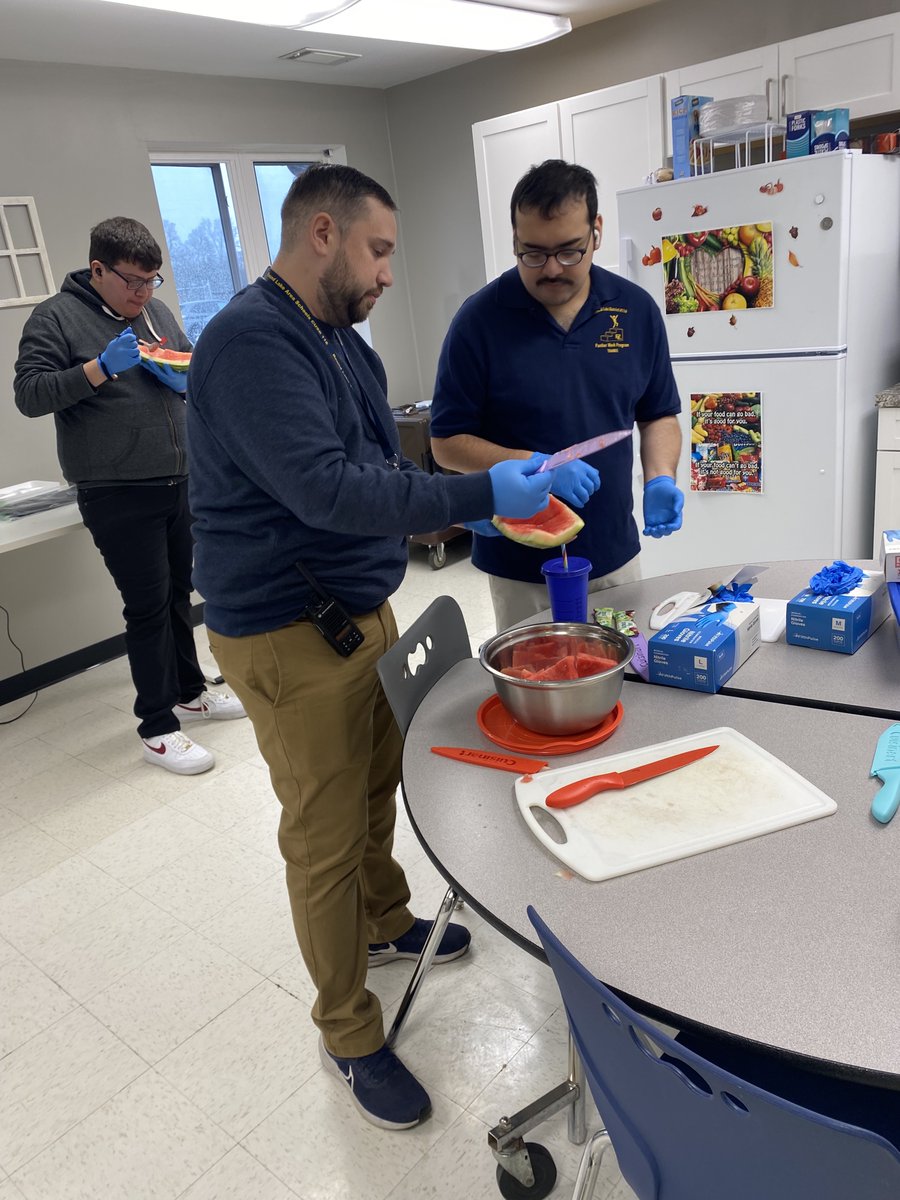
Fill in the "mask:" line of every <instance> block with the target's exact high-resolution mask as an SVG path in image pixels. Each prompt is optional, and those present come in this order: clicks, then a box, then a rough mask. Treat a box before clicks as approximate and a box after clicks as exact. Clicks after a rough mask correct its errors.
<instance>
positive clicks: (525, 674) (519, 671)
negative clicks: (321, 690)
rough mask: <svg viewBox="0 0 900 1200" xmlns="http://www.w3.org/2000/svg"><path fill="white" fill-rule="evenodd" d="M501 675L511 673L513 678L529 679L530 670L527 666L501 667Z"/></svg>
mask: <svg viewBox="0 0 900 1200" xmlns="http://www.w3.org/2000/svg"><path fill="white" fill-rule="evenodd" d="M501 673H502V674H503V675H511V676H512V677H513V679H530V678H531V671H529V670H528V668H527V667H503V668H502V671H501Z"/></svg>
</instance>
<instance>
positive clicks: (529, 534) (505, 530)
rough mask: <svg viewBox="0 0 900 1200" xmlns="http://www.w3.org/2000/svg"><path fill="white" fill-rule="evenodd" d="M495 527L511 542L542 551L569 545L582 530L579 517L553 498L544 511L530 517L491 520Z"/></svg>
mask: <svg viewBox="0 0 900 1200" xmlns="http://www.w3.org/2000/svg"><path fill="white" fill-rule="evenodd" d="M494 525H496V527H497V528H498V529H499V530H500V532H501V533H502V534H503V535H504V536H505V537H508V538H510V539H511V540H512V541H514V542H521V543H522V545H523V546H537V547H539V548H540V549H542V550H548V549H551V548H552V547H553V546H562V545H563V543H564V542H571V540H572V538H573V537H576V536H577V535H578V534H579V533H580V532H581V530H582V529H584V521H582V519H581V517H579V516H576V514H575V513H574V512H572V510H571V508H569V506H568V504H563V502H562V500H557V498H556V496H551V497H550V503H549V504H548V505H547V507H546V508H544V509H542V510H541V511H540V512H539V513H535V514H534V516H533V517H494Z"/></svg>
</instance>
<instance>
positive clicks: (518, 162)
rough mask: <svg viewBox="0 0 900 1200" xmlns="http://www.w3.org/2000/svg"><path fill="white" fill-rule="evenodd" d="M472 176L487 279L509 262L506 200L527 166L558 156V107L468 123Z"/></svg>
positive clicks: (510, 264) (529, 109) (510, 256)
mask: <svg viewBox="0 0 900 1200" xmlns="http://www.w3.org/2000/svg"><path fill="white" fill-rule="evenodd" d="M472 139H473V141H474V143H475V178H476V180H477V183H478V208H479V211H480V213H481V237H482V240H483V242H484V270H485V277H486V279H487V280H488V281H490V280H491V279H494V278H495V277H496V276H497V275H500V274H502V272H503V271H505V270H507V268H508V267H511V266H512V265H513V263H514V261H515V260H514V258H513V244H512V225H511V223H510V219H509V201H510V197H511V196H512V192H513V188H514V187H515V186H516V184H517V183H518V182H519V180H520V179H521V178H522V176H523V175H524V174H525V172H526V171H527V170H528V168H529V167H530V166H532V165H533V164H535V163H540V162H543V161H544V159H545V158H559V156H560V142H559V111H558V106H557V105H556V104H542V105H540V106H539V107H538V108H528V109H525V110H524V111H523V112H517V113H510V114H509V115H508V116H505V117H494V118H493V119H492V120H490V121H479V122H478V123H477V124H475V125H473V126H472Z"/></svg>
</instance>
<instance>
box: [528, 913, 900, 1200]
mask: <svg viewBox="0 0 900 1200" xmlns="http://www.w3.org/2000/svg"><path fill="white" fill-rule="evenodd" d="M528 916H529V918H530V919H531V923H532V925H533V926H534V927H535V929H536V930H537V933H538V936H539V937H540V939H541V942H542V944H543V947H544V950H545V951H546V954H547V958H548V960H549V963H550V966H551V968H552V969H553V973H554V975H555V976H556V981H557V984H558V985H559V990H560V992H561V993H562V998H563V1002H564V1004H565V1008H566V1015H567V1016H568V1019H569V1028H570V1031H571V1034H572V1037H573V1039H574V1041H575V1045H576V1048H577V1050H578V1053H579V1054H580V1055H581V1059H582V1062H583V1064H584V1070H585V1075H586V1078H587V1082H588V1086H589V1087H590V1090H591V1094H592V1096H593V1097H594V1101H595V1103H596V1105H597V1108H598V1110H599V1112H600V1116H601V1118H602V1119H603V1121H604V1123H605V1125H606V1129H605V1130H601V1131H600V1132H599V1133H597V1134H595V1135H594V1136H593V1137H592V1138H591V1140H590V1141H589V1142H588V1144H587V1146H586V1147H585V1152H584V1155H583V1157H582V1160H581V1166H580V1168H579V1171H578V1178H577V1181H576V1184H575V1193H574V1200H589V1197H590V1196H591V1195H592V1194H593V1190H594V1185H595V1183H596V1180H597V1175H598V1174H599V1171H600V1166H601V1163H602V1159H603V1154H604V1153H605V1151H606V1150H607V1149H608V1147H609V1145H610V1144H611V1145H612V1146H613V1148H614V1150H615V1153H616V1157H617V1159H618V1164H619V1169H620V1170H621V1172H622V1175H623V1177H624V1178H625V1180H626V1182H627V1183H628V1184H629V1186H630V1187H631V1188H632V1189H633V1190H634V1192H635V1193H636V1195H637V1197H638V1200H897V1197H900V1151H898V1150H897V1148H896V1147H895V1146H894V1145H892V1144H891V1142H889V1141H887V1140H886V1139H885V1138H883V1137H881V1136H880V1135H879V1134H877V1133H872V1132H871V1131H870V1130H868V1129H861V1128H859V1127H858V1126H856V1125H850V1124H846V1123H845V1122H843V1121H839V1120H837V1119H835V1118H833V1117H828V1116H823V1115H821V1114H820V1113H818V1112H814V1111H812V1109H809V1108H802V1107H801V1106H800V1105H798V1104H794V1103H792V1102H791V1101H790V1100H784V1099H782V1098H781V1097H780V1096H776V1095H774V1094H773V1093H771V1092H767V1091H764V1090H763V1089H762V1088H760V1087H757V1086H755V1085H754V1084H751V1083H748V1082H747V1081H746V1080H745V1079H741V1078H739V1077H738V1076H736V1075H732V1074H730V1073H729V1072H728V1071H726V1070H724V1069H723V1068H722V1067H720V1066H717V1065H716V1064H715V1063H712V1062H710V1061H708V1060H707V1059H705V1058H701V1057H700V1055H698V1054H695V1053H693V1052H692V1051H691V1050H689V1049H687V1048H685V1047H684V1046H682V1045H680V1044H679V1043H678V1042H677V1041H676V1040H675V1039H673V1038H671V1037H668V1036H667V1035H666V1034H664V1033H662V1032H661V1031H660V1030H659V1029H658V1028H657V1027H656V1026H655V1025H653V1024H652V1023H651V1022H650V1021H648V1020H646V1019H645V1018H644V1017H642V1016H640V1015H639V1014H638V1013H636V1012H635V1011H634V1010H633V1009H631V1008H629V1007H628V1005H627V1004H625V1003H623V1001H622V1000H620V999H619V997H618V996H617V995H616V994H615V993H614V992H612V991H610V989H609V988H607V987H605V986H604V984H602V983H601V982H600V981H599V980H598V979H595V978H594V976H593V975H591V974H590V972H588V971H587V970H586V969H585V968H584V967H583V966H582V964H581V963H580V962H579V961H578V960H577V959H576V958H574V957H573V956H572V954H571V953H570V952H569V951H568V950H567V949H566V947H565V946H563V944H562V943H561V942H560V941H559V939H558V938H557V937H556V936H555V935H554V934H553V933H552V932H551V931H550V929H548V927H547V926H546V925H545V924H544V922H543V921H542V920H541V918H540V917H539V916H538V915H537V913H536V912H535V911H534V909H533V908H531V907H529V909H528Z"/></svg>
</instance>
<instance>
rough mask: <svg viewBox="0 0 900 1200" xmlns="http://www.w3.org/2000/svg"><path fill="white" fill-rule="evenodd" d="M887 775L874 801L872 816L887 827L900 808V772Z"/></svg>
mask: <svg viewBox="0 0 900 1200" xmlns="http://www.w3.org/2000/svg"><path fill="white" fill-rule="evenodd" d="M887 775H888V777H887V779H885V780H884V782H883V783H882V785H881V790H880V791H879V792H878V794H877V795H876V796H875V798H874V799H873V801H872V816H873V817H874V818H875V820H876V821H880V822H881V823H882V825H886V824H887V823H888V821H889V820H890V819H891V817H892V816H893V815H894V813H895V812H896V811H897V809H898V808H900V771H891V772H890V773H887ZM879 778H880V776H879Z"/></svg>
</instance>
